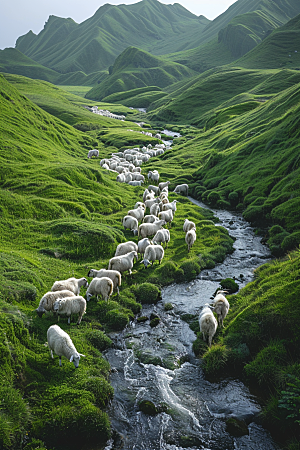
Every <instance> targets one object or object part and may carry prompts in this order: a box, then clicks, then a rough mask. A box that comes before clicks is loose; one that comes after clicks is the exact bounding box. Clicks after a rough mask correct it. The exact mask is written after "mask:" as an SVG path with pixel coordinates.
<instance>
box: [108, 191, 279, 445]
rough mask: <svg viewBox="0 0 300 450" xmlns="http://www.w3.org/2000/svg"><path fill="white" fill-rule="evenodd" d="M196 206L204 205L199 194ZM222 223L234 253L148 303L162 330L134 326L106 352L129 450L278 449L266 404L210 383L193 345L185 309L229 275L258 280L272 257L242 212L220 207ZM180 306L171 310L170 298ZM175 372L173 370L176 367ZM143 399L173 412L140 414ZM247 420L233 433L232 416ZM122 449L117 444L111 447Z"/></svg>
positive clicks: (147, 311) (116, 415) (117, 418)
mask: <svg viewBox="0 0 300 450" xmlns="http://www.w3.org/2000/svg"><path fill="white" fill-rule="evenodd" d="M190 200H192V201H193V202H194V203H195V204H197V205H199V206H201V207H205V205H203V204H201V203H200V202H197V201H195V200H193V199H190ZM215 214H216V216H217V217H219V219H220V223H219V225H222V226H224V227H225V228H227V229H228V230H229V233H230V235H232V236H234V237H235V238H236V241H235V244H234V247H235V251H234V253H233V254H232V255H229V256H228V257H226V259H225V261H224V263H222V264H219V265H217V266H216V267H215V268H214V269H211V270H204V271H202V272H201V274H200V275H199V277H198V278H197V279H196V280H194V281H192V282H190V283H183V284H174V285H171V286H168V287H166V288H164V289H163V290H162V301H161V302H159V303H158V304H157V305H155V306H153V305H145V306H144V307H143V311H142V315H145V316H148V317H150V315H151V313H155V314H157V315H158V316H159V317H160V319H161V321H160V323H159V325H158V326H157V327H155V328H151V327H150V320H148V321H146V322H144V323H139V324H138V323H136V322H134V323H131V324H130V325H129V326H128V327H127V328H126V330H125V331H124V332H122V333H120V334H114V335H113V336H112V337H113V339H114V342H115V348H113V349H110V350H109V351H108V352H107V353H106V355H105V356H106V358H107V360H108V361H109V363H110V365H111V368H112V373H111V380H110V381H111V384H112V385H113V387H114V390H115V396H114V399H113V402H112V404H111V405H110V407H109V410H108V414H109V416H110V419H111V422H112V426H113V428H114V429H115V430H116V431H117V432H118V433H119V434H120V435H121V442H122V445H123V446H122V448H123V449H124V450H181V449H183V448H185V449H193V450H195V449H203V450H204V449H205V450H209V449H211V450H234V449H237V450H277V449H278V448H279V447H278V446H277V445H276V444H275V443H274V442H273V440H272V438H271V436H270V434H269V433H268V432H267V431H266V430H264V429H263V428H262V427H261V425H260V424H259V420H257V415H258V413H259V412H260V410H261V408H260V406H259V404H258V402H257V400H256V398H255V397H254V396H253V395H251V393H250V392H249V390H248V388H247V387H246V386H245V385H244V384H243V383H242V382H241V381H239V380H237V379H226V380H223V381H221V382H218V383H211V382H209V381H207V380H206V379H205V377H204V375H203V371H202V368H201V361H199V360H198V359H197V358H195V355H194V353H193V351H192V343H193V341H194V340H195V338H196V336H195V334H194V333H193V331H192V330H191V329H190V328H189V326H188V324H187V323H186V322H184V321H183V320H181V317H180V316H181V315H182V314H186V313H189V314H196V313H198V312H199V310H200V309H201V306H202V305H203V304H205V303H206V302H209V301H210V299H211V296H212V294H213V293H214V291H215V290H216V288H217V287H218V286H219V281H220V280H221V279H223V278H227V277H230V278H235V279H236V281H237V282H238V284H239V285H240V287H243V286H245V284H246V283H248V282H249V281H251V280H252V279H253V271H254V269H255V268H256V267H258V266H260V265H261V264H263V263H264V262H266V260H268V259H270V252H269V250H268V248H267V247H266V246H264V245H262V244H261V242H260V238H259V237H257V236H255V234H254V232H253V230H252V228H251V227H250V226H249V224H248V223H247V222H245V221H244V220H243V218H242V217H241V216H240V215H239V214H235V213H232V212H228V211H223V210H218V211H215ZM167 302H171V303H172V304H173V305H174V309H173V310H171V311H168V312H166V311H164V303H167ZM172 369H173V370H172ZM141 400H150V401H152V402H153V403H155V404H156V405H159V404H162V403H163V404H167V405H168V408H169V412H170V413H171V414H166V413H164V412H162V413H159V414H157V415H155V416H149V415H146V414H144V413H142V412H141V411H139V408H138V404H139V402H140V401H141ZM232 416H233V417H237V418H239V419H243V420H245V421H246V423H247V424H248V426H249V435H246V436H243V437H238V438H235V437H233V436H231V435H230V434H229V433H227V432H226V425H225V420H226V419H228V418H229V417H232ZM114 448H121V447H120V444H118V445H117V443H116V442H113V440H112V441H110V442H108V443H107V447H106V450H110V449H114Z"/></svg>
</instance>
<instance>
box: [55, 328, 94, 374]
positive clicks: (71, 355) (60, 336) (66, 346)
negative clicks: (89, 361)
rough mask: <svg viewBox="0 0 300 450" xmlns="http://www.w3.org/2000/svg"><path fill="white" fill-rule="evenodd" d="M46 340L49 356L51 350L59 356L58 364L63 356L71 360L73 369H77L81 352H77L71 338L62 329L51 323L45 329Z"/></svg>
mask: <svg viewBox="0 0 300 450" xmlns="http://www.w3.org/2000/svg"><path fill="white" fill-rule="evenodd" d="M47 341H48V347H49V350H50V354H51V357H52V358H53V352H54V353H55V354H56V355H57V356H59V365H60V366H61V357H62V356H64V357H65V358H67V359H68V360H69V361H70V362H73V364H74V366H75V369H78V366H79V360H80V356H83V357H84V356H85V355H82V353H78V351H77V350H76V348H75V345H74V344H73V342H72V339H71V338H70V336H69V335H68V333H66V332H65V331H64V330H62V329H61V328H60V327H59V326H58V325H51V327H49V328H48V331H47Z"/></svg>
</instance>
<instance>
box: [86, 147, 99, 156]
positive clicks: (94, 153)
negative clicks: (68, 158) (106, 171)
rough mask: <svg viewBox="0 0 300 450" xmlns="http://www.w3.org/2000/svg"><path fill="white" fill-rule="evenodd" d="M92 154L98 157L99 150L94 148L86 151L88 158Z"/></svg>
mask: <svg viewBox="0 0 300 450" xmlns="http://www.w3.org/2000/svg"><path fill="white" fill-rule="evenodd" d="M92 156H95V157H96V158H98V156H99V150H96V149H94V150H90V151H89V152H88V158H91V157H92Z"/></svg>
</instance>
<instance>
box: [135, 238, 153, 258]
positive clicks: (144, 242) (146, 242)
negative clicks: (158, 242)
mask: <svg viewBox="0 0 300 450" xmlns="http://www.w3.org/2000/svg"><path fill="white" fill-rule="evenodd" d="M148 245H151V242H150V239H148V238H144V239H141V240H140V241H139V242H138V253H140V254H141V256H143V255H144V253H145V250H146V248H147V247H148Z"/></svg>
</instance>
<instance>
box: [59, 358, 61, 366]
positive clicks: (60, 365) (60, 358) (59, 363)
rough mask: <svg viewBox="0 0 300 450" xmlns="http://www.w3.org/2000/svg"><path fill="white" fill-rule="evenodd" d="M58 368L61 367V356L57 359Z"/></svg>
mask: <svg viewBox="0 0 300 450" xmlns="http://www.w3.org/2000/svg"><path fill="white" fill-rule="evenodd" d="M59 366H60V367H61V356H60V357H59Z"/></svg>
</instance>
